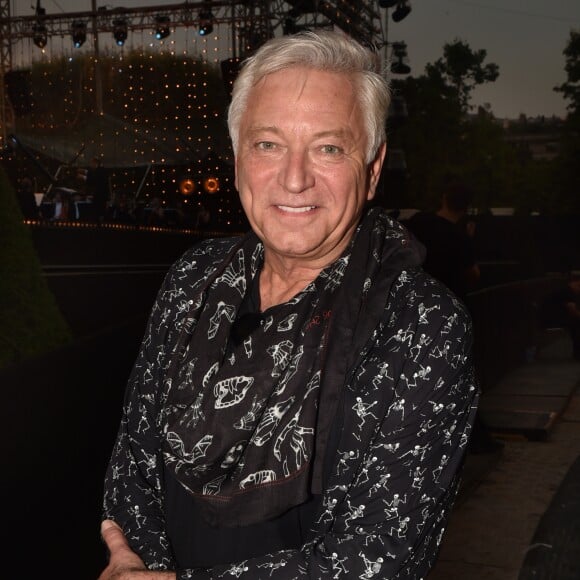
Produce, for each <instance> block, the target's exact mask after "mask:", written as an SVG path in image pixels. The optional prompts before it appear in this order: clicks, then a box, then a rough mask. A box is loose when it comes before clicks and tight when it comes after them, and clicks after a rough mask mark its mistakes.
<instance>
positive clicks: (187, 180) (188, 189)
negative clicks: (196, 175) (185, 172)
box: [179, 177, 195, 196]
mask: <svg viewBox="0 0 580 580" xmlns="http://www.w3.org/2000/svg"><path fill="white" fill-rule="evenodd" d="M194 191H195V181H193V179H191V177H184V178H183V179H182V180H181V181H180V182H179V192H180V193H181V195H185V196H188V195H191V194H192V193H193V192H194Z"/></svg>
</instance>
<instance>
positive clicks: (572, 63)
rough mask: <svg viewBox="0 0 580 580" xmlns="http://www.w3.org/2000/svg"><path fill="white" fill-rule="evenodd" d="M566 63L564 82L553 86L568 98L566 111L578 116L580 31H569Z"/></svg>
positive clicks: (579, 103) (579, 111)
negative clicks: (565, 78)
mask: <svg viewBox="0 0 580 580" xmlns="http://www.w3.org/2000/svg"><path fill="white" fill-rule="evenodd" d="M563 54H564V56H565V57H566V64H565V66H564V70H565V71H566V74H567V76H568V78H567V80H566V82H565V83H562V84H561V85H559V86H557V87H555V88H554V90H555V91H557V92H560V93H562V95H563V96H564V98H565V99H567V100H569V101H570V102H569V103H568V111H570V113H571V114H574V115H576V116H580V32H578V31H574V30H573V31H571V32H570V38H569V39H568V43H567V44H566V48H565V49H564V53H563Z"/></svg>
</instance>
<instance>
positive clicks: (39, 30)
mask: <svg viewBox="0 0 580 580" xmlns="http://www.w3.org/2000/svg"><path fill="white" fill-rule="evenodd" d="M32 32H33V35H32V42H34V44H36V46H38V48H44V47H45V46H46V43H47V42H48V32H47V30H46V26H44V24H35V25H34V26H33V28H32Z"/></svg>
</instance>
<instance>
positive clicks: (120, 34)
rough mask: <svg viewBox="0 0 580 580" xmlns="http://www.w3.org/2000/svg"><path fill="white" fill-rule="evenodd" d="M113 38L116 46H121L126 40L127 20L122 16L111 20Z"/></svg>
mask: <svg viewBox="0 0 580 580" xmlns="http://www.w3.org/2000/svg"><path fill="white" fill-rule="evenodd" d="M113 38H114V39H115V43H116V44H117V46H123V45H124V44H125V41H126V40H127V21H126V20H125V19H124V18H117V19H116V20H113Z"/></svg>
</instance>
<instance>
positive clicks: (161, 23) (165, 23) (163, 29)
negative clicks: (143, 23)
mask: <svg viewBox="0 0 580 580" xmlns="http://www.w3.org/2000/svg"><path fill="white" fill-rule="evenodd" d="M155 22H156V23H157V28H156V29H155V38H156V39H157V40H163V39H164V38H167V37H168V36H169V35H170V34H171V30H170V28H169V16H157V17H156V18H155Z"/></svg>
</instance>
